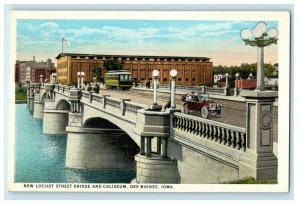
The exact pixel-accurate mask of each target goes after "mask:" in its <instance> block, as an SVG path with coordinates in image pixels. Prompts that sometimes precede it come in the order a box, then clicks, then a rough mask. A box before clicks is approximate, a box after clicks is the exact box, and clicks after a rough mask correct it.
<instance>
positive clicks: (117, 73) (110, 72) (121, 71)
mask: <svg viewBox="0 0 300 204" xmlns="http://www.w3.org/2000/svg"><path fill="white" fill-rule="evenodd" d="M120 74H130V75H131V73H130V72H128V71H127V70H112V71H108V72H106V73H105V75H120Z"/></svg>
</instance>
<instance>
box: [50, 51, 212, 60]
mask: <svg viewBox="0 0 300 204" xmlns="http://www.w3.org/2000/svg"><path fill="white" fill-rule="evenodd" d="M65 56H73V57H101V58H102V57H107V58H138V59H139V58H141V59H142V58H145V59H147V58H152V59H153V58H155V59H174V60H175V59H182V60H186V59H187V60H193V59H194V60H209V59H211V58H208V57H183V56H149V55H104V54H78V53H60V54H59V55H57V57H56V58H55V59H59V58H61V57H65Z"/></svg>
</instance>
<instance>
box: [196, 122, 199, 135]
mask: <svg viewBox="0 0 300 204" xmlns="http://www.w3.org/2000/svg"><path fill="white" fill-rule="evenodd" d="M199 132H200V122H198V121H196V129H195V134H196V135H199Z"/></svg>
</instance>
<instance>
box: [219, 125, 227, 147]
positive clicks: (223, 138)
mask: <svg viewBox="0 0 300 204" xmlns="http://www.w3.org/2000/svg"><path fill="white" fill-rule="evenodd" d="M220 144H223V145H226V129H225V128H222V140H221V143H220Z"/></svg>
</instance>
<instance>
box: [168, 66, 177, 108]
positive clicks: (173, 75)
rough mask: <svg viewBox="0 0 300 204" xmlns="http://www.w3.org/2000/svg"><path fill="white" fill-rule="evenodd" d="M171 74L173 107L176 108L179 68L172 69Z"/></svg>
mask: <svg viewBox="0 0 300 204" xmlns="http://www.w3.org/2000/svg"><path fill="white" fill-rule="evenodd" d="M170 76H171V107H170V108H171V109H175V108H176V103H175V98H176V96H175V94H176V83H175V81H176V76H177V70H176V69H172V70H171V71H170Z"/></svg>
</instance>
